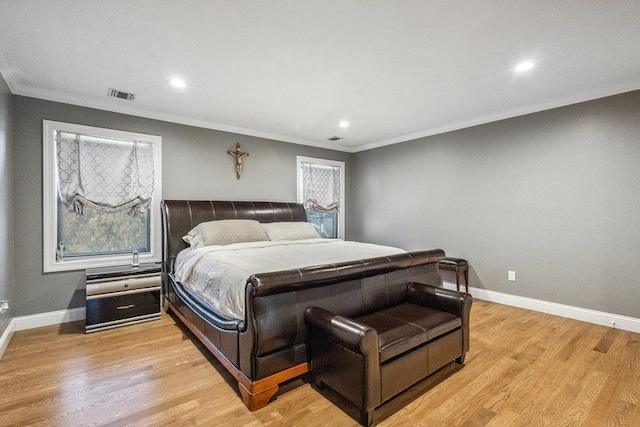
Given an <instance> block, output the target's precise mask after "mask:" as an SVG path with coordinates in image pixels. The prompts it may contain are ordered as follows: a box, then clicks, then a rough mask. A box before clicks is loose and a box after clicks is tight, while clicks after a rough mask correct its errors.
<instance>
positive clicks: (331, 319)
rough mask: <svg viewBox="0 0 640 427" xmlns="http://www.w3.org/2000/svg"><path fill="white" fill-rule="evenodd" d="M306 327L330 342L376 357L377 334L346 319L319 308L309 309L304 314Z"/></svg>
mask: <svg viewBox="0 0 640 427" xmlns="http://www.w3.org/2000/svg"><path fill="white" fill-rule="evenodd" d="M304 317H305V320H306V322H307V324H308V325H310V326H311V327H313V328H315V329H317V330H318V331H320V332H321V333H323V334H324V335H326V336H327V337H328V338H329V339H331V340H332V341H335V342H336V343H337V344H340V345H341V346H343V347H346V348H348V349H349V350H351V351H355V352H357V353H361V354H363V355H375V356H377V355H378V332H377V331H376V330H375V329H373V328H372V327H370V326H366V325H363V324H362V323H358V322H356V321H354V320H351V319H349V318H347V317H344V316H340V315H338V314H335V313H332V312H330V311H329V310H325V309H324V308H320V307H309V308H307V310H306V311H305V313H304Z"/></svg>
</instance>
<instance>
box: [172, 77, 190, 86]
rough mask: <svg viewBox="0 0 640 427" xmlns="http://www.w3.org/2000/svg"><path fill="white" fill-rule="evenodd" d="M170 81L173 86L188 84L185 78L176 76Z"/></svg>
mask: <svg viewBox="0 0 640 427" xmlns="http://www.w3.org/2000/svg"><path fill="white" fill-rule="evenodd" d="M169 83H170V84H171V86H175V87H185V86H186V85H187V84H186V83H185V81H184V80H182V79H180V78H177V77H174V78H173V79H171V80H169Z"/></svg>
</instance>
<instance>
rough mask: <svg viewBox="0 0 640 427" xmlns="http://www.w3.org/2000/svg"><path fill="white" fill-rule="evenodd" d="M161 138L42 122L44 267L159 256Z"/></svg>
mask: <svg viewBox="0 0 640 427" xmlns="http://www.w3.org/2000/svg"><path fill="white" fill-rule="evenodd" d="M161 153H162V139H161V138H160V137H159V136H153V135H144V134H137V133H131V132H124V131H116V130H110V129H101V128H95V127H90V126H82V125H76V124H69V123H60V122H52V121H48V120H44V122H43V159H44V167H43V184H44V185H43V189H44V191H43V221H44V224H43V230H44V237H43V240H44V242H43V247H44V250H43V254H44V271H45V272H52V271H64V270H78V269H85V268H89V267H97V266H109V265H122V264H129V263H131V262H132V253H133V251H138V253H139V259H140V262H151V261H159V260H160V251H161V248H160V246H161V244H160V218H159V215H160V199H161V189H162V184H161V176H162V173H161Z"/></svg>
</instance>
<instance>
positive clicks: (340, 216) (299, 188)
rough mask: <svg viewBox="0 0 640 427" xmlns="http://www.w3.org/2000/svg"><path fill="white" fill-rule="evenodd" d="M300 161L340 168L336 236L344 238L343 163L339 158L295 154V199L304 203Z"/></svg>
mask: <svg viewBox="0 0 640 427" xmlns="http://www.w3.org/2000/svg"><path fill="white" fill-rule="evenodd" d="M302 163H313V164H317V165H323V166H337V167H339V168H340V210H339V211H338V238H339V239H343V240H344V236H345V228H346V227H345V220H344V218H345V211H346V210H347V204H346V198H347V197H346V196H347V195H346V193H345V185H344V177H345V163H344V162H341V161H339V160H329V159H318V158H315V157H304V156H296V180H297V193H298V195H297V200H298V203H304V200H302V190H303V189H302V170H301V165H302Z"/></svg>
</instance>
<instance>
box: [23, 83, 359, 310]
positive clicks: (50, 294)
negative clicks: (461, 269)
mask: <svg viewBox="0 0 640 427" xmlns="http://www.w3.org/2000/svg"><path fill="white" fill-rule="evenodd" d="M43 119H47V120H55V121H62V122H69V123H77V124H82V125H89V126H98V127H104V128H110V129H119V130H126V131H131V132H140V133H148V134H153V135H160V136H162V162H163V171H162V186H163V189H162V193H163V198H165V199H188V198H192V199H217V200H272V201H295V200H296V156H298V155H300V156H309V157H320V158H327V159H332V160H340V161H344V162H346V164H347V173H349V172H348V171H349V169H350V167H349V161H350V158H351V157H352V155H351V154H348V153H342V152H338V151H332V150H324V149H320V148H314V147H308V146H302V145H294V144H288V143H284V142H278V141H272V140H266V139H261V138H254V137H250V136H245V135H237V134H232V133H226V132H219V131H214V130H209V129H202V128H196V127H192V126H184V125H178V124H174V123H167V122H162V121H157V120H150V119H144V118H140V117H133V116H128V115H124V114H117V113H110V112H106V111H101V110H94V109H89V108H84V107H78V106H73V105H68V104H60V103H55V102H49V101H43V100H39V99H34V98H27V97H22V96H14V159H15V168H14V181H15V194H16V197H15V202H16V203H15V215H16V222H15V230H16V235H17V236H20V239H16V242H15V253H16V255H17V256H16V259H15V274H16V277H19V278H20V282H19V283H18V284H17V285H16V288H15V295H16V297H15V299H16V300H17V305H16V313H15V314H16V315H19V316H24V315H30V314H35V313H42V312H49V311H55V310H62V309H66V308H73V307H81V306H83V305H84V273H83V272H65V273H50V274H43V273H42V120H43ZM236 142H239V143H240V145H241V146H242V149H243V150H245V151H248V152H249V153H250V156H249V157H247V158H245V159H244V160H243V163H244V169H243V174H242V179H240V180H237V179H236V177H235V167H234V163H233V158H232V157H231V156H229V155H228V154H227V150H229V149H233V148H235V144H236ZM349 179H350V176H349V175H347V177H346V180H347V184H348V182H349Z"/></svg>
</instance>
